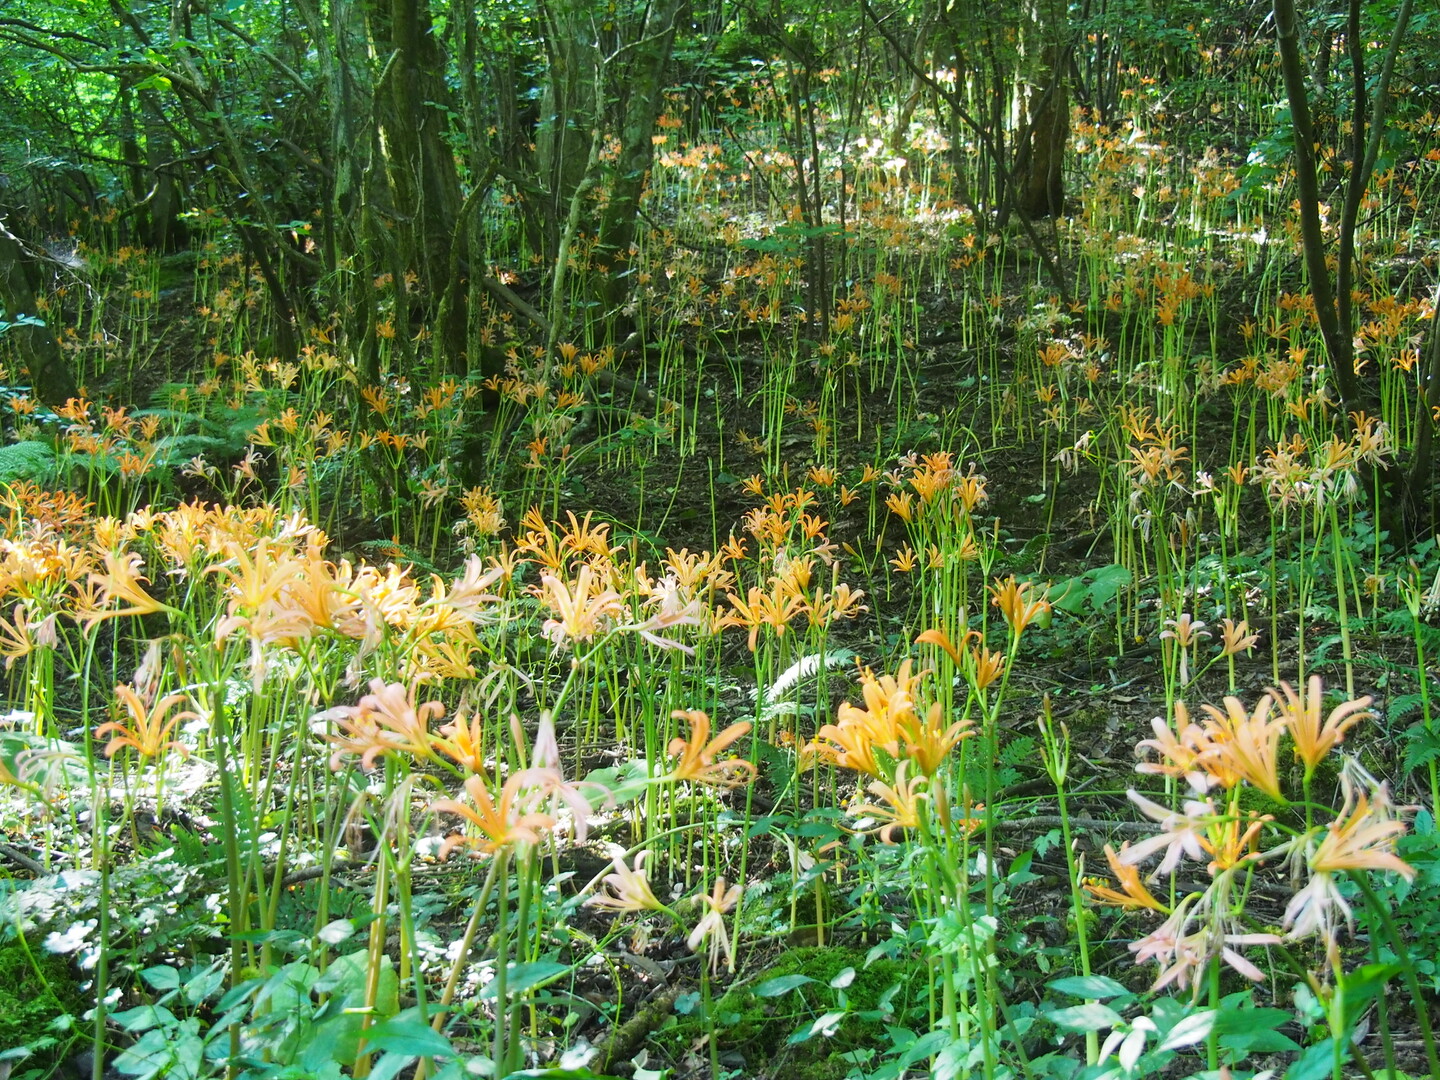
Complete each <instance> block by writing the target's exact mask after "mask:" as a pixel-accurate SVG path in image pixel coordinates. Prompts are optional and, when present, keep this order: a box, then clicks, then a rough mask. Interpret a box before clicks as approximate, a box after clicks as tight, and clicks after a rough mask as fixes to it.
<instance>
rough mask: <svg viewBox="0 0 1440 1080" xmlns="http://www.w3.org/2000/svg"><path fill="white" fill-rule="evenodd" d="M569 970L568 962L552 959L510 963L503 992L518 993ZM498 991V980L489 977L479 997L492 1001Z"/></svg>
mask: <svg viewBox="0 0 1440 1080" xmlns="http://www.w3.org/2000/svg"><path fill="white" fill-rule="evenodd" d="M569 970H570V965H569V964H557V963H555V962H554V961H553V960H536V961H535V962H534V963H530V964H511V965H510V970H509V972H507V974H506V979H505V984H506V985H505V992H506V993H507V994H519V993H521V992H523V991H525V990H529V989H530V988H531V987H534V986H539V985H540V984H541V983H545V982H549V981H550V980H551V979H553V978H555V976H557V975H563V974H564V973H565V972H567V971H569ZM499 992H500V986H499V980H498V979H491V980H490V981H489V982H488V983H486V984H485V987H484V989H482V990H481V991H480V997H481V998H482V999H484V1000H486V1001H493V1000H494V998H495V995H496V994H498V993H499Z"/></svg>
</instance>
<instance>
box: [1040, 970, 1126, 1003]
mask: <svg viewBox="0 0 1440 1080" xmlns="http://www.w3.org/2000/svg"><path fill="white" fill-rule="evenodd" d="M1045 985H1046V986H1048V987H1050V989H1051V990H1054V991H1056V992H1058V993H1061V994H1070V995H1071V996H1072V997H1078V998H1096V999H1097V1000H1100V1001H1104V1000H1105V999H1106V998H1113V997H1121V996H1122V995H1126V994H1129V993H1130V991H1129V990H1126V989H1125V987H1124V986H1123V985H1121V984H1120V983H1118V982H1116V981H1115V980H1114V979H1110V978H1106V977H1105V976H1104V975H1071V976H1069V977H1068V978H1064V979H1056V980H1054V981H1053V982H1049V983H1046V984H1045Z"/></svg>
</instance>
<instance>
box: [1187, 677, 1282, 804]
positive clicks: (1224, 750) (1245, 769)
mask: <svg viewBox="0 0 1440 1080" xmlns="http://www.w3.org/2000/svg"><path fill="white" fill-rule="evenodd" d="M1273 704H1274V699H1273V698H1271V697H1270V696H1269V695H1266V696H1265V697H1262V698H1261V699H1260V701H1259V703H1258V704H1256V706H1255V708H1254V710H1253V711H1251V712H1246V711H1245V706H1244V705H1243V704H1241V702H1240V699H1239V698H1234V697H1227V698H1225V711H1224V712H1221V711H1220V710H1219V709H1217V708H1216V707H1215V706H1214V705H1206V706H1204V709H1205V712H1206V713H1207V714H1209V716H1210V719H1209V720H1207V721H1206V722H1205V724H1204V731H1205V738H1206V740H1207V741H1208V745H1207V746H1206V747H1205V749H1204V750H1203V752H1202V753H1201V755H1200V758H1199V765H1200V767H1201V768H1203V769H1204V770H1205V771H1206V772H1208V773H1209V774H1210V775H1211V776H1213V777H1215V779H1216V780H1218V781H1220V783H1221V785H1222V786H1224V787H1226V788H1233V787H1234V786H1235V784H1236V783H1238V782H1239V781H1240V780H1248V781H1249V782H1250V783H1251V784H1252V785H1253V786H1255V787H1257V788H1259V789H1260V790H1261V791H1263V792H1265V794H1266V795H1269V796H1270V797H1271V798H1272V799H1276V800H1278V801H1281V802H1284V801H1285V796H1284V794H1283V793H1282V792H1281V790H1280V776H1279V767H1280V762H1279V747H1280V737H1281V736H1282V735H1284V734H1285V727H1286V724H1285V720H1284V719H1283V718H1277V719H1274V720H1272V719H1270V707H1271V705H1273Z"/></svg>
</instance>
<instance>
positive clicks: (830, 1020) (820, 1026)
mask: <svg viewBox="0 0 1440 1080" xmlns="http://www.w3.org/2000/svg"><path fill="white" fill-rule="evenodd" d="M844 1019H845V1014H844V1013H843V1012H827V1013H825V1014H824V1015H823V1016H821V1017H819V1019H817V1020H816V1021H815V1022H814V1023H813V1024H810V1025H809V1026H808V1027H802V1028H801V1029H800V1030H799V1031H797V1032H795V1034H793V1035H791V1036H790V1038H788V1039H786V1040H785V1041H786V1042H787V1043H789V1044H790V1045H791V1046H798V1045H799V1044H800V1043H803V1042H807V1041H808V1040H810V1039H813V1038H814V1037H815V1036H816V1035H819V1034H821V1033H822V1032H823V1033H825V1034H827V1035H828V1034H830V1033H832V1032H833V1031H834V1030H835V1028H836V1027H837V1026H838V1025H839V1023H840V1021H841V1020H844Z"/></svg>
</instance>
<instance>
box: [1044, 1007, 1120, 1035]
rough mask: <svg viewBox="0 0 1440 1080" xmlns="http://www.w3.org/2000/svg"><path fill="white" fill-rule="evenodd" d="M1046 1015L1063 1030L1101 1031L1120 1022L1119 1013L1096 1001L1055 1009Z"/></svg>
mask: <svg viewBox="0 0 1440 1080" xmlns="http://www.w3.org/2000/svg"><path fill="white" fill-rule="evenodd" d="M1046 1015H1047V1016H1048V1017H1049V1019H1050V1022H1051V1023H1052V1024H1054V1025H1055V1026H1056V1027H1058V1028H1062V1029H1064V1030H1065V1031H1103V1030H1105V1029H1106V1028H1112V1027H1114V1026H1115V1025H1116V1024H1118V1023H1120V1014H1119V1013H1117V1012H1116V1011H1115V1010H1114V1009H1112V1008H1110V1006H1109V1005H1101V1004H1100V1003H1099V1002H1098V1001H1087V1002H1086V1003H1085V1004H1084V1005H1071V1006H1070V1007H1069V1008H1068V1009H1056V1010H1055V1011H1054V1012H1052V1013H1047V1014H1046Z"/></svg>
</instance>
